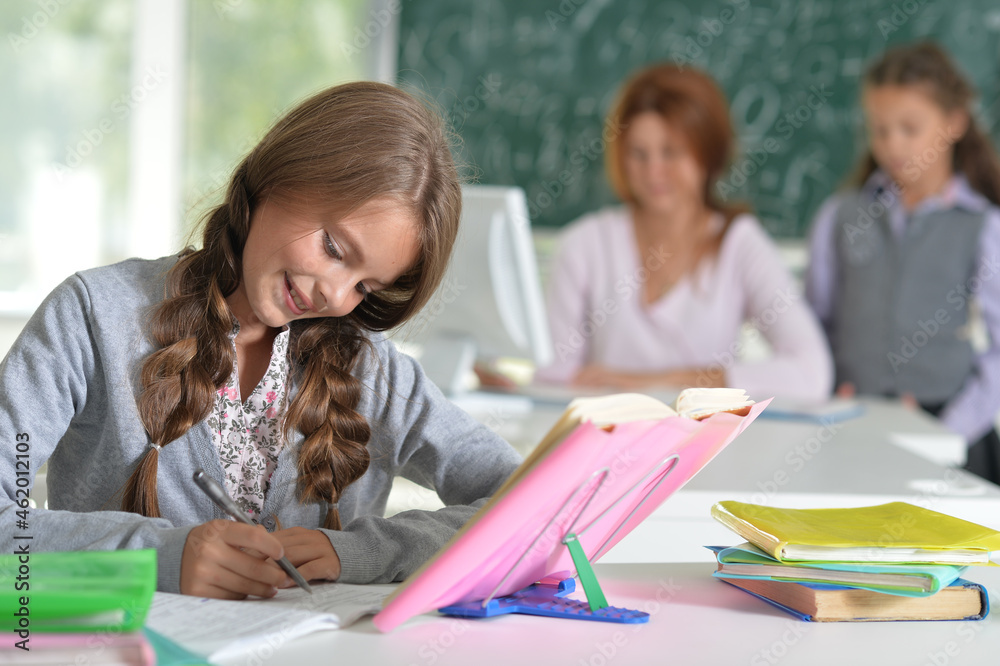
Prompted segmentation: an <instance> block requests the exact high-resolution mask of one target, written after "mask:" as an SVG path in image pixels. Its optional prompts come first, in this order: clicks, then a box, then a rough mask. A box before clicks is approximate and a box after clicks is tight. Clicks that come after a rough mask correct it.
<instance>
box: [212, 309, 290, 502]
mask: <svg viewBox="0 0 1000 666" xmlns="http://www.w3.org/2000/svg"><path fill="white" fill-rule="evenodd" d="M239 332H240V325H239V322H237V321H236V320H235V319H234V320H233V330H232V332H231V333H230V334H229V339H230V341H231V342H232V344H233V373H232V374H231V375H230V376H229V381H228V382H227V383H226V385H225V386H223V387H222V388H220V389H219V390H218V397H217V398H216V400H215V410H214V411H213V413H212V414H211V415H210V416H209V418H208V425H209V428H211V430H212V441H213V442H214V443H215V447H216V448H217V449H218V451H219V457H220V459H221V461H222V469H223V471H224V473H225V479H226V490H227V491H229V496H230V497H232V498H233V499H234V500H235V501H236V503H237V504H238V505H239V506H240V507H242V508H243V509H245V510H246V512H247V513H249V514H250V517H251V518H252V519H254V520H257V518H258V517H259V516H260V512H261V510H262V509H263V506H264V496H265V495H266V494H267V487H268V483H269V482H270V480H271V474H273V473H274V468H275V467H276V466H277V464H278V454H279V453H281V449H282V446H284V437H283V436H282V434H281V416H282V415H283V414H284V411H285V400H286V395H287V392H286V388H287V385H288V368H289V361H288V327H287V326H286V327H285V328H284V329H283V330H282V331H281V332H280V333H278V336H277V337H276V338H275V339H274V344H273V345H272V347H271V361H270V363H269V364H268V366H267V372H265V373H264V377H263V378H262V379H261V380H260V383H258V384H257V386H256V388H254V390H253V391H251V393H250V396H249V397H248V398H247V399H246V400H244V401H242V402H241V401H240V397H241V396H240V379H239V369H238V368H237V362H236V355H235V350H236V336H237V335H238V334H239Z"/></svg>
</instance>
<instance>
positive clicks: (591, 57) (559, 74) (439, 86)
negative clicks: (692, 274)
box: [399, 0, 1000, 237]
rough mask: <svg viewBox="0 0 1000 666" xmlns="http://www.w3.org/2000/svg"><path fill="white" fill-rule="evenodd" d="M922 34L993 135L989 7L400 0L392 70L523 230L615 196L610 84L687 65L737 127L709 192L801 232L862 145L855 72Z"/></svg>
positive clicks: (860, 1) (998, 67)
mask: <svg viewBox="0 0 1000 666" xmlns="http://www.w3.org/2000/svg"><path fill="white" fill-rule="evenodd" d="M928 36H930V37H933V38H934V39H935V40H937V41H938V42H939V43H940V44H942V45H943V46H944V47H945V48H947V49H948V50H949V51H950V52H951V53H952V55H953V56H954V57H955V59H956V61H957V62H958V63H959V65H960V66H961V67H962V69H963V70H964V71H965V72H966V74H967V75H968V76H969V77H970V78H971V79H972V81H973V83H974V84H975V85H976V86H977V87H978V88H979V91H980V94H981V97H980V105H979V106H980V108H979V116H980V121H981V122H982V123H983V125H984V126H985V127H986V128H987V130H988V131H989V132H990V133H991V135H993V136H994V138H995V139H996V138H997V135H998V132H1000V126H998V123H997V119H998V118H1000V95H998V93H1000V4H998V3H997V0H964V1H963V0H959V1H953V0H950V1H949V0H927V1H921V0H902V1H901V0H896V1H894V2H890V1H889V0H880V1H873V0H784V1H775V0H767V1H765V0H756V1H754V0H675V1H672V2H662V1H658V0H614V1H613V0H561V1H560V2H556V1H551V2H538V1H533V0H474V1H470V0H434V1H424V2H421V1H415V2H405V3H403V5H402V13H401V17H400V33H399V69H400V72H399V78H400V82H401V83H402V84H404V85H406V86H410V87H416V88H418V89H421V90H423V91H425V92H426V93H427V94H428V95H430V96H431V97H432V98H434V99H435V100H437V102H438V104H439V105H440V106H441V107H442V109H443V110H444V112H445V114H446V115H447V116H448V117H449V119H450V120H451V122H452V124H453V125H454V128H455V130H456V131H457V133H458V134H459V136H460V137H461V140H462V147H461V156H460V157H461V159H462V161H463V162H464V163H465V164H466V165H467V167H468V168H469V169H470V173H471V174H472V175H473V176H474V177H475V178H477V179H478V181H479V182H482V183H488V184H506V185H510V184H514V185H520V186H521V187H523V188H524V189H525V191H526V192H527V193H528V199H529V201H530V207H531V214H532V220H533V223H534V224H536V225H547V226H560V225H563V224H565V223H567V222H569V221H571V220H573V219H574V218H576V217H577V216H579V215H581V214H583V213H585V212H587V211H589V210H593V209H596V208H599V207H601V206H603V205H607V204H609V203H612V202H614V200H615V199H614V197H613V195H612V194H611V191H610V189H609V187H608V186H607V184H606V182H605V179H604V168H603V155H602V143H601V140H600V138H601V131H602V126H603V120H604V116H605V114H606V113H607V111H608V109H609V107H610V105H611V104H612V102H613V100H614V97H615V94H616V92H617V90H618V89H619V87H620V85H621V83H622V81H623V79H624V78H625V77H626V76H627V75H628V74H629V73H630V72H632V71H633V70H635V69H637V68H639V67H642V66H644V65H646V64H648V63H652V62H657V61H679V62H681V63H686V64H691V65H695V66H698V67H701V68H702V69H705V70H707V71H709V72H710V73H711V74H712V75H713V76H714V77H715V78H716V79H717V80H718V81H719V83H720V84H721V85H722V88H723V89H724V90H725V92H726V94H727V95H728V97H729V100H730V110H731V116H732V119H733V123H734V126H735V127H736V129H737V132H738V134H739V141H740V150H741V157H740V158H738V159H737V160H736V161H735V162H734V166H733V168H732V169H730V171H728V172H727V173H726V175H725V177H724V178H723V180H722V183H724V187H723V188H722V189H723V190H724V194H726V195H727V196H729V197H731V198H732V199H740V200H745V201H748V202H749V203H750V204H751V205H752V206H753V207H754V209H755V210H756V211H757V213H758V214H759V215H760V216H761V219H762V220H763V221H764V224H765V225H766V226H767V228H768V229H769V230H770V231H771V233H773V234H774V235H776V236H785V237H789V236H801V235H803V234H804V233H805V231H806V229H807V228H808V225H809V222H810V219H811V216H812V215H813V214H814V213H815V211H816V209H817V208H818V206H819V204H820V203H821V202H822V201H823V199H824V198H825V197H826V196H827V195H829V194H830V193H831V192H832V191H834V190H835V189H836V188H837V187H838V186H839V185H840V184H841V183H842V182H843V179H844V177H845V175H846V174H847V173H848V172H849V171H850V170H851V169H852V167H853V165H854V163H855V160H856V158H857V157H858V154H859V151H860V150H861V148H862V146H863V131H862V127H861V118H860V114H859V111H858V81H859V77H860V76H861V75H862V73H863V72H864V69H865V67H866V65H867V64H868V63H869V62H870V61H871V60H872V59H873V58H875V57H877V56H878V55H879V54H880V53H881V52H882V51H884V50H885V48H886V47H887V46H893V45H897V44H901V43H905V42H909V41H913V40H915V39H920V38H924V37H928ZM751 156H755V157H756V160H753V159H752V158H751ZM748 160H750V161H748ZM567 171H568V173H567ZM560 175H562V182H560ZM730 188H731V190H730Z"/></svg>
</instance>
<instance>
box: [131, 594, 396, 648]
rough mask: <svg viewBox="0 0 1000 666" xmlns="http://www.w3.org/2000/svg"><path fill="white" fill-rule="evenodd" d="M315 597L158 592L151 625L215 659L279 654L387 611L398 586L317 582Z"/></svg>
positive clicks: (149, 621)
mask: <svg viewBox="0 0 1000 666" xmlns="http://www.w3.org/2000/svg"><path fill="white" fill-rule="evenodd" d="M311 586H312V588H313V594H309V593H308V592H306V591H305V590H303V589H301V588H298V587H293V588H288V589H284V590H278V594H276V595H275V596H274V597H272V598H270V599H260V598H251V599H244V600H242V601H225V600H222V599H204V598H201V597H194V596H190V595H186V594H169V593H167V592H157V593H156V594H155V595H154V597H153V605H152V607H151V608H150V611H149V616H148V617H147V618H146V625H147V626H148V627H149V628H150V629H152V630H153V631H156V632H158V633H160V634H163V635H164V636H166V637H167V638H169V639H170V640H172V641H174V642H175V643H178V644H180V645H182V646H183V647H185V648H187V649H188V650H190V651H191V652H194V653H196V654H200V655H204V656H205V657H207V658H210V659H225V658H227V657H230V656H233V655H236V654H242V653H245V652H248V651H252V650H253V649H254V648H259V647H263V646H269V647H270V648H271V649H277V648H278V647H279V646H281V645H283V644H284V643H287V642H288V641H289V640H292V639H293V638H297V637H299V636H304V635H305V634H309V633H312V632H314V631H322V630H330V629H340V628H341V627H346V626H348V625H350V624H352V623H353V622H356V621H357V620H358V619H359V618H361V617H363V616H364V615H368V614H372V613H375V612H377V611H379V610H381V608H382V602H383V600H384V599H385V597H387V596H388V595H389V593H390V592H391V591H392V590H393V589H394V588H395V587H396V585H347V584H344V583H322V582H316V583H311Z"/></svg>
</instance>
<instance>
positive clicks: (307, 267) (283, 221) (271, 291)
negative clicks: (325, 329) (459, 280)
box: [226, 198, 420, 328]
mask: <svg viewBox="0 0 1000 666" xmlns="http://www.w3.org/2000/svg"><path fill="white" fill-rule="evenodd" d="M419 249H420V243H419V238H418V224H417V219H416V217H415V216H414V214H413V213H412V212H411V211H410V210H409V209H407V208H405V207H404V206H402V205H401V204H400V203H399V202H398V201H396V200H393V199H389V198H381V199H373V200H370V201H368V202H366V203H365V204H363V205H362V206H360V207H358V208H356V209H355V210H353V211H351V212H350V213H348V214H347V215H343V216H337V215H334V214H331V213H330V212H329V210H328V209H325V208H320V207H314V206H310V205H307V204H299V203H288V202H285V201H284V200H281V199H277V198H269V199H268V200H267V201H265V202H264V203H262V204H261V205H260V206H258V207H257V209H256V210H255V211H254V212H253V216H252V218H251V222H250V233H249V235H248V237H247V242H246V245H245V246H244V248H243V279H242V281H241V282H240V286H239V287H237V289H236V291H235V292H233V293H232V294H231V295H230V296H229V297H228V298H227V299H226V300H227V301H228V302H229V305H230V307H231V308H232V310H233V313H234V314H235V315H236V318H237V319H238V320H239V322H240V326H241V328H244V327H247V326H254V325H255V324H258V323H260V324H263V325H266V326H268V327H271V328H280V327H282V326H284V325H285V324H287V323H288V322H290V321H292V320H296V319H309V318H315V317H343V316H346V315H348V314H350V313H351V311H353V310H354V308H355V307H357V306H358V304H359V303H361V301H362V299H363V298H364V297H365V295H366V294H368V293H370V292H373V291H378V290H379V289H384V288H386V287H388V286H389V285H391V284H392V283H393V282H395V281H396V280H397V279H398V278H399V277H400V276H401V275H402V274H403V273H405V272H406V271H408V270H409V269H410V268H411V267H412V266H413V265H414V264H415V263H416V261H417V258H418V255H419Z"/></svg>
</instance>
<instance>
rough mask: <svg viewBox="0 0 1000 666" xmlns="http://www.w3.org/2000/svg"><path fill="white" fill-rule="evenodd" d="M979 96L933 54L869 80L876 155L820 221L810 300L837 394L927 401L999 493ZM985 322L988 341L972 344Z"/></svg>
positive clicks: (989, 193) (996, 371) (992, 265)
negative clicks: (974, 109)
mask: <svg viewBox="0 0 1000 666" xmlns="http://www.w3.org/2000/svg"><path fill="white" fill-rule="evenodd" d="M973 97H974V94H973V90H972V88H971V87H970V85H969V84H968V82H967V81H966V80H965V78H964V77H963V76H962V75H961V73H960V72H959V71H958V70H957V69H956V68H955V66H954V65H953V64H952V63H951V61H950V60H949V58H948V57H947V55H946V54H945V53H944V52H943V51H942V50H941V49H940V48H938V47H937V46H935V45H933V44H929V43H925V44H918V45H913V46H907V47H903V48H898V49H895V50H892V51H889V52H887V53H886V54H885V55H884V56H883V57H882V59H881V60H879V61H878V62H876V63H875V64H874V65H873V66H872V67H871V68H870V69H869V70H868V72H867V75H866V76H865V79H864V84H863V89H862V105H863V107H864V113H865V121H866V126H867V133H868V153H867V155H865V157H864V159H863V160H862V162H861V167H860V170H859V172H858V175H857V177H856V179H855V182H854V183H853V187H852V188H851V189H850V190H848V191H846V192H844V193H841V194H837V195H835V196H833V197H831V198H830V199H829V200H828V201H827V202H826V203H825V204H824V205H823V206H822V208H821V209H820V211H819V213H818V214H817V217H816V219H815V222H814V225H813V231H812V236H811V241H810V254H811V260H810V266H809V271H808V276H807V296H808V299H809V301H810V303H811V304H812V306H813V308H814V310H815V311H816V314H817V315H818V316H819V318H820V320H821V321H822V323H823V326H824V328H825V329H826V332H827V335H828V336H829V340H830V345H831V347H832V349H833V355H834V360H835V364H836V381H837V385H838V393H840V394H841V395H851V394H853V393H854V392H857V393H862V394H868V395H881V396H892V397H900V398H902V399H903V400H904V401H906V402H908V403H910V404H919V405H920V406H921V407H923V408H924V409H925V410H927V411H928V412H930V413H932V414H935V415H938V416H939V417H940V418H941V419H942V421H944V423H945V424H946V425H947V426H949V427H950V428H951V429H953V430H954V431H955V432H958V433H960V434H962V435H963V436H965V438H966V439H967V441H968V442H969V443H970V444H971V446H970V448H969V452H968V453H969V455H968V463H967V468H968V469H969V470H971V471H973V472H975V473H976V474H979V475H980V476H982V477H984V478H987V479H990V480H991V481H993V482H995V483H997V482H1000V458H998V453H1000V439H998V438H997V434H996V432H995V430H994V429H993V424H994V420H995V418H996V415H997V411H998V409H1000V347H998V342H1000V279H998V277H1000V276H998V275H997V273H998V270H1000V263H998V262H1000V211H998V209H997V204H998V202H1000V167H998V163H997V157H996V153H995V151H994V149H993V146H992V145H991V144H990V141H989V139H988V138H987V137H986V136H985V135H984V133H983V132H982V130H981V129H980V128H979V127H978V125H977V123H976V121H975V119H974V118H973V116H972V113H971V110H970V109H971V104H972V100H973ZM980 317H981V320H982V321H983V322H985V324H986V329H987V331H988V334H989V335H988V337H989V340H987V341H985V342H980V343H977V341H976V339H977V336H976V335H975V333H974V331H975V329H976V321H977V320H978V319H979V318H980ZM979 337H981V336H979Z"/></svg>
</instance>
